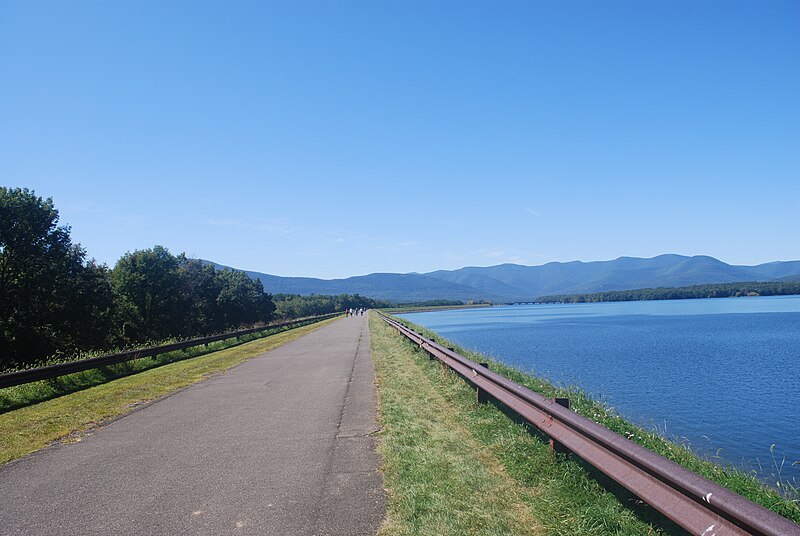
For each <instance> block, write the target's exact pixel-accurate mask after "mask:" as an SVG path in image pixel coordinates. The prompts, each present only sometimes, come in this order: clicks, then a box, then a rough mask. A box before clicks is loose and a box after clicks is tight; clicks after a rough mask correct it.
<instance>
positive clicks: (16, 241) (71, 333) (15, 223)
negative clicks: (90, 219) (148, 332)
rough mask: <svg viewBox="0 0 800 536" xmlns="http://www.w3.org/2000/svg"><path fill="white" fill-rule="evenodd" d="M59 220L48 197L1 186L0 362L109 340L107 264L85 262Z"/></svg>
mask: <svg viewBox="0 0 800 536" xmlns="http://www.w3.org/2000/svg"><path fill="white" fill-rule="evenodd" d="M58 219H59V216H58V211H57V210H56V209H55V206H54V204H53V200H52V199H51V198H47V199H43V198H41V197H39V196H37V195H36V194H35V193H34V192H33V191H31V190H28V189H27V188H6V187H0V367H3V368H5V367H8V366H14V365H21V364H25V363H30V362H34V361H36V360H38V359H40V358H43V357H46V356H48V355H50V354H52V353H54V352H56V351H63V350H75V349H88V348H96V347H100V346H102V345H103V344H104V343H105V342H106V339H107V335H108V332H107V330H108V327H109V325H110V322H111V317H113V301H112V300H111V292H110V287H109V285H108V278H107V270H106V269H105V267H104V266H99V265H97V264H95V263H94V262H93V261H91V262H88V263H87V261H86V252H85V251H84V250H83V248H82V247H81V246H80V245H79V244H72V241H71V239H70V229H69V227H67V226H59V225H58Z"/></svg>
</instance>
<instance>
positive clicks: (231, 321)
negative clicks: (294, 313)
mask: <svg viewBox="0 0 800 536" xmlns="http://www.w3.org/2000/svg"><path fill="white" fill-rule="evenodd" d="M217 276H218V277H219V279H220V281H222V290H221V291H220V293H219V295H218V296H217V305H218V306H219V307H220V311H221V313H222V315H223V318H224V319H225V324H226V327H229V328H235V327H238V326H241V325H243V324H253V323H256V322H266V321H268V320H270V319H271V318H272V313H273V312H274V311H275V304H274V303H273V302H272V299H271V297H270V296H269V295H267V294H264V287H263V285H262V283H261V280H259V279H250V277H249V276H248V275H247V274H246V273H244V272H240V271H237V270H222V271H218V272H217Z"/></svg>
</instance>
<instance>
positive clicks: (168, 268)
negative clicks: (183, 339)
mask: <svg viewBox="0 0 800 536" xmlns="http://www.w3.org/2000/svg"><path fill="white" fill-rule="evenodd" d="M111 283H112V285H113V288H114V293H115V295H116V297H117V300H118V302H119V307H120V310H121V311H123V314H124V318H123V325H122V333H123V337H124V338H125V340H128V341H143V340H148V339H150V340H156V339H164V338H167V337H171V336H176V335H180V334H181V333H182V332H183V329H182V326H181V319H180V314H181V312H182V309H183V307H182V306H183V303H182V300H181V277H180V271H179V260H178V258H177V257H175V256H174V255H172V254H171V253H170V252H169V250H167V248H165V247H163V246H155V247H153V248H152V249H145V250H139V251H134V252H132V253H130V252H129V253H126V254H125V255H123V256H122V258H121V259H120V260H119V261H117V264H116V265H115V266H114V269H113V270H111Z"/></svg>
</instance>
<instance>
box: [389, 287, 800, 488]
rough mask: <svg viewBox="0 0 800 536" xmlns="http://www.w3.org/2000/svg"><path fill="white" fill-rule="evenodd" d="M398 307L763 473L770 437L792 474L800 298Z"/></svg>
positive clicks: (797, 474) (767, 468) (797, 429)
mask: <svg viewBox="0 0 800 536" xmlns="http://www.w3.org/2000/svg"><path fill="white" fill-rule="evenodd" d="M401 316H403V317H405V318H407V319H408V320H410V321H412V322H414V323H417V324H420V325H422V326H425V327H427V328H429V329H431V330H433V331H436V332H437V333H440V334H441V335H442V336H444V337H446V338H448V339H451V340H453V341H455V342H457V343H458V344H460V345H461V346H463V347H466V348H470V349H472V350H476V351H479V352H482V353H484V354H488V355H491V356H493V357H495V358H496V359H498V360H500V361H503V362H505V363H508V364H510V365H513V366H516V367H518V368H521V369H523V370H526V371H528V372H533V373H534V374H536V375H538V376H542V377H545V378H548V379H549V380H551V381H552V382H554V383H556V384H559V385H577V386H580V387H581V388H583V389H584V390H585V391H588V392H589V393H591V394H592V395H594V397H595V398H598V399H600V400H603V401H604V402H606V403H608V404H609V405H611V406H613V407H614V408H616V409H617V410H618V411H619V412H620V413H621V414H622V415H624V416H625V417H626V418H628V419H629V420H631V421H634V422H636V423H638V424H640V425H642V426H644V427H645V428H648V429H651V430H653V429H655V430H657V431H659V432H660V433H661V434H662V435H666V436H667V437H670V438H672V439H675V440H678V441H681V442H684V443H685V442H688V443H689V444H690V445H691V446H692V448H693V449H694V450H695V451H696V452H698V453H700V454H702V455H708V456H715V455H718V456H720V457H721V458H722V459H723V460H724V461H726V462H730V463H733V464H735V465H737V466H739V467H744V468H746V469H747V470H756V471H759V472H761V476H763V477H765V478H767V479H768V480H774V477H769V476H768V475H771V474H773V475H774V474H777V470H776V468H775V467H774V464H773V460H772V455H771V453H770V445H772V444H775V445H776V446H775V449H774V452H775V455H776V457H777V458H778V463H780V461H781V459H782V458H783V457H784V456H785V458H786V462H785V465H784V466H783V469H782V473H781V474H782V477H783V478H784V480H787V481H789V482H792V480H793V479H794V481H795V482H797V483H800V464H798V465H794V466H792V465H791V464H792V462H794V461H800V296H776V297H756V298H728V299H710V300H674V301H651V302H622V303H592V304H564V305H526V306H508V307H492V308H487V309H468V310H455V311H437V312H428V313H414V314H407V315H401ZM759 461H760V465H759ZM760 468H763V472H762V471H760Z"/></svg>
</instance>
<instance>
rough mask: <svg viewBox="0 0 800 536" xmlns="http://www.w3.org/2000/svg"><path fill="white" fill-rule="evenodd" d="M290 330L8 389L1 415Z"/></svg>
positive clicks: (0, 397) (0, 392)
mask: <svg viewBox="0 0 800 536" xmlns="http://www.w3.org/2000/svg"><path fill="white" fill-rule="evenodd" d="M312 323H314V320H308V321H307V322H306V323H300V324H298V325H297V327H300V326H304V325H307V324H312ZM289 329H293V328H289V327H269V326H265V327H264V329H263V330H262V331H258V332H256V333H250V334H248V335H242V336H239V337H231V338H229V339H224V340H221V341H216V342H212V343H210V344H206V345H199V346H193V347H191V348H186V349H185V350H176V351H173V352H166V353H163V354H158V355H156V356H153V357H143V358H140V359H133V360H130V361H125V362H123V363H118V364H116V365H110V366H107V367H101V368H96V369H90V370H84V371H81V372H76V373H73V374H67V375H64V376H60V377H58V378H55V379H50V380H41V381H37V382H31V383H26V384H22V385H17V386H14V387H10V388H6V389H0V414H2V413H5V412H6V411H10V410H12V409H18V408H21V407H25V406H30V405H31V404H36V403H39V402H44V401H45V400H50V399H52V398H56V397H59V396H63V395H66V394H69V393H74V392H76V391H81V390H83V389H87V388H89V387H93V386H95V385H100V384H102V383H106V382H109V381H112V380H116V379H118V378H122V377H124V376H130V375H131V374H138V373H140V372H143V371H145V370H148V369H151V368H155V367H160V366H163V365H166V364H168V363H174V362H176V361H183V360H184V359H191V358H194V357H198V356H201V355H205V354H209V353H212V352H218V351H220V350H225V349H227V348H233V347H234V346H239V345H240V344H244V343H247V342H250V341H254V340H257V339H260V338H262V337H269V336H272V335H275V334H276V333H280V332H282V331H287V330H289ZM173 342H180V341H179V340H168V341H161V342H158V343H154V344H150V345H146V346H143V348H145V347H149V346H159V345H165V344H171V343H173ZM134 349H135V348H134ZM100 355H105V352H96V353H94V354H86V355H83V356H79V357H78V356H76V358H75V359H64V360H58V359H50V360H47V361H45V362H44V363H43V364H42V366H43V365H53V364H60V363H67V362H70V361H76V360H78V359H86V358H88V357H96V356H100Z"/></svg>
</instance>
